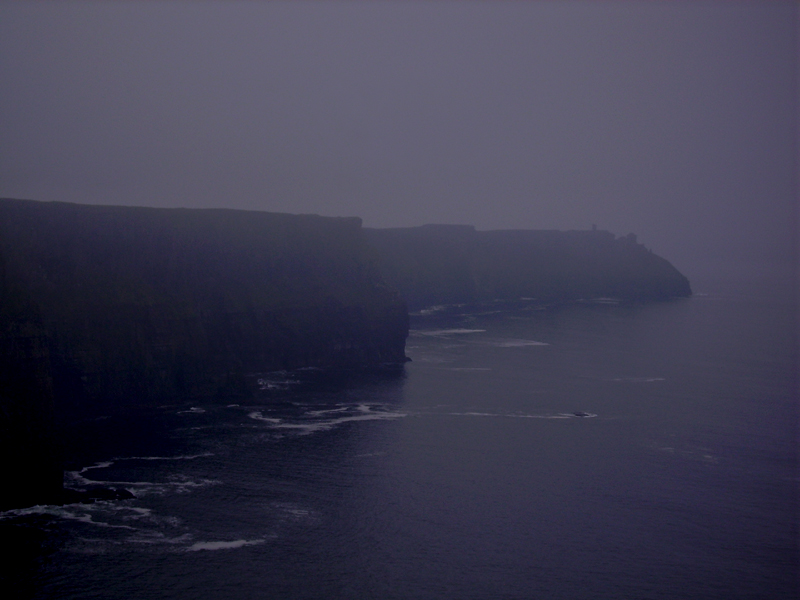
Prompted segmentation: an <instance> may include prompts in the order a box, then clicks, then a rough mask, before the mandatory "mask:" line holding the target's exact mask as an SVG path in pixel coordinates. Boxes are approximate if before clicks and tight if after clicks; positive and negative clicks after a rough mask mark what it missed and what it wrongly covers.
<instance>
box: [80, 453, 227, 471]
mask: <svg viewBox="0 0 800 600" xmlns="http://www.w3.org/2000/svg"><path fill="white" fill-rule="evenodd" d="M206 456H214V453H213V452H204V453H203V454H187V455H183V456H128V457H125V458H115V459H114V460H115V461H120V460H194V459H196V458H204V457H206ZM112 464H113V463H112ZM109 466H110V465H109ZM93 468H96V467H93Z"/></svg>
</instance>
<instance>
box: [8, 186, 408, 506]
mask: <svg viewBox="0 0 800 600" xmlns="http://www.w3.org/2000/svg"><path fill="white" fill-rule="evenodd" d="M0 268H1V269H2V270H1V271H0V293H2V309H1V310H0V363H2V366H0V386H2V387H0V409H1V410H0V434H2V442H0V443H2V448H0V452H2V456H3V459H2V461H3V462H4V463H5V466H6V467H8V468H9V469H11V470H12V471H13V473H12V480H13V478H14V477H15V476H18V477H27V475H26V473H34V472H35V473H37V477H36V478H35V481H31V482H30V485H31V486H32V488H31V489H33V492H32V495H33V496H38V497H39V498H41V497H42V492H41V490H40V489H39V488H41V487H42V486H43V487H44V488H46V489H49V490H50V493H51V494H52V493H54V492H53V490H54V489H55V488H60V485H61V482H60V471H59V470H58V466H57V460H55V459H54V458H53V457H54V456H56V453H54V450H53V449H54V447H55V445H54V442H53V433H52V421H53V415H55V418H56V419H57V420H58V419H64V418H69V417H71V416H74V415H76V414H85V413H93V412H98V411H101V410H102V411H104V412H107V411H109V410H115V409H121V408H124V407H126V406H129V405H131V404H137V405H141V404H151V405H157V404H162V403H166V402H169V401H174V400H176V399H180V400H187V399H192V398H213V397H224V398H230V397H232V396H241V397H246V396H248V395H250V394H251V393H252V389H253V385H254V381H253V377H250V375H252V374H254V373H259V372H265V371H270V370H277V369H290V368H299V367H309V366H314V367H331V368H352V367H375V366H380V365H382V364H386V363H392V364H399V363H402V362H403V361H405V354H404V348H405V338H406V336H407V333H408V314H407V310H406V306H405V304H404V302H403V301H402V300H401V298H400V297H399V296H398V294H397V292H395V291H393V290H392V289H390V288H389V287H387V286H386V285H384V284H383V281H382V279H381V276H380V273H379V271H378V268H377V266H376V264H375V261H374V253H373V252H372V251H371V250H370V249H369V247H368V246H367V244H366V242H365V239H364V236H363V231H362V228H361V221H360V219H357V218H324V217H319V216H316V215H287V214H274V213H263V212H246V211H233V210H216V209H215V210H189V209H154V208H134V207H118V206H85V205H77V204H68V203H59V202H48V203H44V202H33V201H23V200H0ZM12 457H17V458H14V459H12ZM19 457H25V458H23V460H20V459H19ZM6 473H8V470H7V471H6ZM34 488H35V489H34ZM37 489H39V491H38V492H37V491H36V490H37ZM20 502H21V500H20V499H19V498H17V499H14V500H13V501H11V500H9V498H8V497H5V498H3V499H0V504H2V505H10V504H17V505H19V503H20Z"/></svg>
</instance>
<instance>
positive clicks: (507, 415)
mask: <svg viewBox="0 0 800 600" xmlns="http://www.w3.org/2000/svg"><path fill="white" fill-rule="evenodd" d="M447 414H448V415H453V416H458V417H494V418H507V419H577V418H592V417H596V416H597V415H596V414H594V413H588V412H583V411H576V412H572V413H556V414H552V413H549V414H535V415H531V414H522V413H484V412H451V413H447Z"/></svg>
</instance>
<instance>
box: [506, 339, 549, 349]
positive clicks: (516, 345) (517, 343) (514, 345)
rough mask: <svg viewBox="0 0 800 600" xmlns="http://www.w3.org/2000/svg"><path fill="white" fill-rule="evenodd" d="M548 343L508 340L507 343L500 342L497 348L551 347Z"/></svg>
mask: <svg viewBox="0 0 800 600" xmlns="http://www.w3.org/2000/svg"><path fill="white" fill-rule="evenodd" d="M549 345H550V344H548V343H547V342H537V341H535V340H507V341H505V342H498V343H497V346H499V347H500V348H522V347H525V346H549Z"/></svg>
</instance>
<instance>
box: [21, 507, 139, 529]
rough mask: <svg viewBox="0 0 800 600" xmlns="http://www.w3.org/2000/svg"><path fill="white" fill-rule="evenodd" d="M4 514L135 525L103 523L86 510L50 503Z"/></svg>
mask: <svg viewBox="0 0 800 600" xmlns="http://www.w3.org/2000/svg"><path fill="white" fill-rule="evenodd" d="M67 506H74V507H78V506H80V507H81V508H84V506H83V505H81V504H68V505H67ZM5 514H6V515H10V516H19V517H22V516H27V515H50V516H53V517H60V518H62V519H66V520H68V521H78V522H80V523H86V524H87V525H97V526H98V527H108V528H110V529H131V530H133V531H136V528H135V527H131V526H130V525H112V524H111V523H103V522H102V521H95V520H93V519H92V515H90V514H89V513H87V512H82V513H76V512H71V511H69V510H67V509H66V507H62V506H50V505H37V506H31V507H30V508H21V509H15V510H9V511H7V512H6V513H5Z"/></svg>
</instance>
